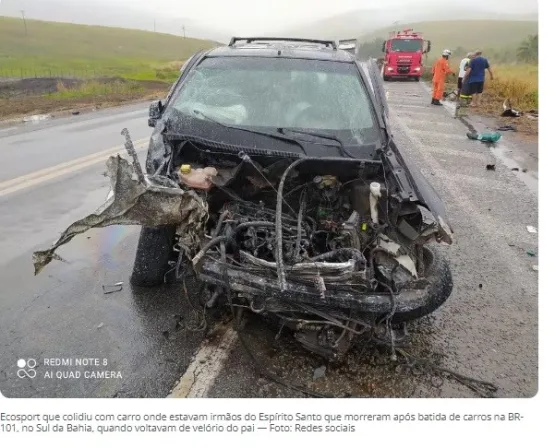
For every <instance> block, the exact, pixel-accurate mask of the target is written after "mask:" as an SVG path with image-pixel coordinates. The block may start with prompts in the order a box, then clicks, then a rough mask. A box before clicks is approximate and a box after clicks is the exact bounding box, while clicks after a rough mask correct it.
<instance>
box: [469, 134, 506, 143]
mask: <svg viewBox="0 0 555 448" xmlns="http://www.w3.org/2000/svg"><path fill="white" fill-rule="evenodd" d="M466 136H467V137H468V138H469V139H470V140H479V141H481V142H484V143H495V142H498V141H499V139H500V138H501V133H499V132H484V133H482V134H478V133H477V132H476V131H474V132H467V133H466Z"/></svg>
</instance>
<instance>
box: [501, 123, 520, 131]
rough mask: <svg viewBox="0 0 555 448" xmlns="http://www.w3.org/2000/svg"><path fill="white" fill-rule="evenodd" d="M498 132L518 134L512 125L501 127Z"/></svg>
mask: <svg viewBox="0 0 555 448" xmlns="http://www.w3.org/2000/svg"><path fill="white" fill-rule="evenodd" d="M497 130H498V131H515V132H516V128H515V127H514V126H512V125H510V124H508V125H505V126H499V127H498V128H497Z"/></svg>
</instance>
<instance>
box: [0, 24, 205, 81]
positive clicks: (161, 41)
mask: <svg viewBox="0 0 555 448" xmlns="http://www.w3.org/2000/svg"><path fill="white" fill-rule="evenodd" d="M214 45H216V43H215V42H211V41H207V40H199V39H190V38H187V39H184V38H183V37H179V36H174V35H170V34H162V33H153V32H149V31H141V30H131V29H123V28H112V27H103V26H86V25H74V24H69V23H54V22H42V21H37V20H27V32H26V31H25V27H24V24H23V22H22V20H19V19H13V18H7V17H0V77H4V78H9V77H17V78H19V77H21V73H23V74H24V75H27V76H25V77H32V76H33V75H34V74H35V73H36V74H37V76H39V75H40V76H41V77H44V76H48V74H49V73H51V74H52V75H56V76H59V77H70V76H72V75H73V74H77V75H78V77H97V76H122V77H125V78H128V79H134V78H135V77H139V78H140V79H143V80H144V79H145V78H148V79H149V80H156V79H159V78H157V77H156V74H157V71H156V69H157V68H159V67H161V66H164V65H165V64H167V63H169V62H172V61H180V62H183V61H185V60H186V59H187V58H188V57H189V56H191V55H192V54H193V53H194V52H196V51H198V50H200V49H204V48H211V47H213V46H214ZM86 74H88V75H89V76H84V75H86Z"/></svg>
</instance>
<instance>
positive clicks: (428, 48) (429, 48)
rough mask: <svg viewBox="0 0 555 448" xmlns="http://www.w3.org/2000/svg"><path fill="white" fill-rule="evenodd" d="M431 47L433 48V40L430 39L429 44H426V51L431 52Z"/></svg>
mask: <svg viewBox="0 0 555 448" xmlns="http://www.w3.org/2000/svg"><path fill="white" fill-rule="evenodd" d="M431 49H432V42H431V41H428V45H427V46H426V51H425V53H429V52H430V50H431Z"/></svg>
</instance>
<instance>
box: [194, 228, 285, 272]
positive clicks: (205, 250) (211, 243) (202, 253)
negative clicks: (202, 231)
mask: <svg viewBox="0 0 555 448" xmlns="http://www.w3.org/2000/svg"><path fill="white" fill-rule="evenodd" d="M274 225H275V224H274V223H273V222H270V221H252V222H244V223H242V224H239V225H238V226H237V227H235V230H234V231H233V233H232V234H231V235H222V236H217V237H216V238H213V239H211V240H210V241H209V242H208V243H207V244H206V245H205V246H204V247H203V248H202V249H201V250H200V251H199V252H198V253H197V254H196V255H195V258H193V268H196V266H197V265H198V264H199V262H200V261H201V260H202V259H203V258H204V257H205V256H206V254H207V253H208V251H209V250H210V249H211V248H212V247H214V246H216V245H217V244H219V243H221V242H229V241H231V240H232V239H233V238H234V237H235V235H237V233H238V232H239V231H240V230H242V229H244V228H245V227H273V226H274Z"/></svg>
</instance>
